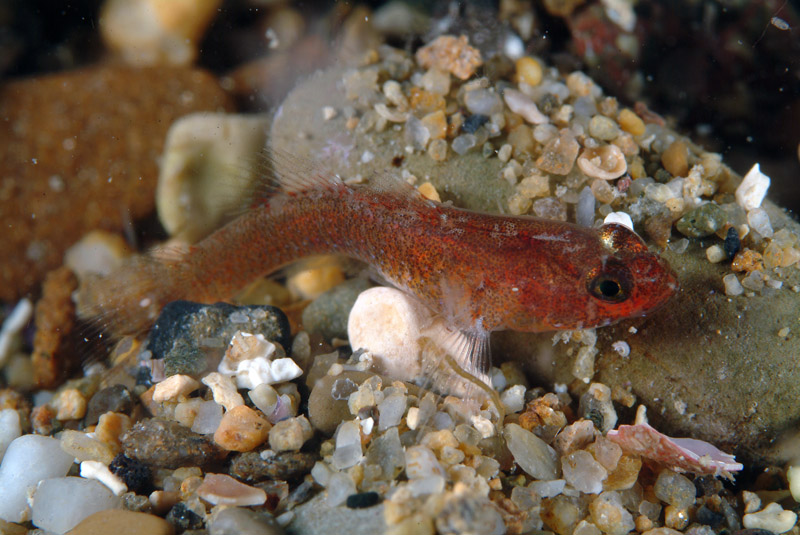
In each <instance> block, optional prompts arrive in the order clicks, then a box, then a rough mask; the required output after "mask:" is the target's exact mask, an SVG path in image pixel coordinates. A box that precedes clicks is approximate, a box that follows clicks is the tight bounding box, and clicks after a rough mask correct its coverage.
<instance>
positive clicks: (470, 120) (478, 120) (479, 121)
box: [461, 113, 489, 134]
mask: <svg viewBox="0 0 800 535" xmlns="http://www.w3.org/2000/svg"><path fill="white" fill-rule="evenodd" d="M488 120H489V118H488V117H487V116H485V115H481V114H479V113H476V114H475V115H470V116H469V117H467V118H466V119H465V120H464V124H463V125H461V130H463V131H464V133H466V134H474V133H475V131H476V130H477V129H478V128H480V127H481V126H483V125H484V124H486V122H487V121H488Z"/></svg>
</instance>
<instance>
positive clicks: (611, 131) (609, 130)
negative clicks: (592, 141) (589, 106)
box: [589, 115, 620, 141]
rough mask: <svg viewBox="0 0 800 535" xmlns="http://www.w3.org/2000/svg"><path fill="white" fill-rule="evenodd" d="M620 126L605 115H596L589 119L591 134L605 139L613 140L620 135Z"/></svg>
mask: <svg viewBox="0 0 800 535" xmlns="http://www.w3.org/2000/svg"><path fill="white" fill-rule="evenodd" d="M619 134H620V132H619V126H617V123H615V122H614V120H613V119H609V118H608V117H604V116H603V115H595V116H594V117H592V119H591V120H590V121H589V135H590V136H592V137H594V138H597V139H601V140H603V141H611V140H612V139H616V138H617V137H619Z"/></svg>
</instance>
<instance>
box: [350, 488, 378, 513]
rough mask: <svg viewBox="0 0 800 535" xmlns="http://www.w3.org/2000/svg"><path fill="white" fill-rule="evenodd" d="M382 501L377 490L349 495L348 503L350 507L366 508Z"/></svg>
mask: <svg viewBox="0 0 800 535" xmlns="http://www.w3.org/2000/svg"><path fill="white" fill-rule="evenodd" d="M380 502H381V495H380V494H378V493H377V492H360V493H358V494H351V495H350V496H348V497H347V502H346V505H347V507H349V508H350V509H365V508H367V507H372V506H373V505H378V504H379V503H380Z"/></svg>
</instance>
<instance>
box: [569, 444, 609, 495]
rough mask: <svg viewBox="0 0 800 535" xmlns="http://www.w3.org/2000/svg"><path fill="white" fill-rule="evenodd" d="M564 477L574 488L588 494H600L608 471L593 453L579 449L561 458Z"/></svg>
mask: <svg viewBox="0 0 800 535" xmlns="http://www.w3.org/2000/svg"><path fill="white" fill-rule="evenodd" d="M561 469H562V472H563V473H564V479H565V480H566V482H567V483H569V484H570V485H571V486H572V488H574V489H576V490H578V491H580V492H583V493H586V494H600V493H601V492H602V491H603V481H605V479H606V478H607V477H608V472H607V471H606V469H605V468H604V467H603V465H601V464H600V463H599V462H597V461H596V460H595V458H594V457H593V456H592V454H591V453H589V452H588V451H585V450H578V451H574V452H572V453H570V454H569V455H566V456H565V457H562V458H561Z"/></svg>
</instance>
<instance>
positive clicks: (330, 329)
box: [303, 277, 371, 340]
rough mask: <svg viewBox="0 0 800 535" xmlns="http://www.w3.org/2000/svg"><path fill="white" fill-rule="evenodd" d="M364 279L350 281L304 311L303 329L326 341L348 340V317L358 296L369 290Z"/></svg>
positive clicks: (324, 295)
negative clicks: (335, 339)
mask: <svg viewBox="0 0 800 535" xmlns="http://www.w3.org/2000/svg"><path fill="white" fill-rule="evenodd" d="M370 286H371V285H370V282H369V281H368V280H367V279H365V278H362V277H357V278H355V279H350V280H348V281H345V282H343V283H342V284H339V285H338V286H336V287H335V288H332V289H330V290H328V291H327V292H325V293H324V294H322V295H320V296H319V297H317V298H316V299H314V301H312V302H311V304H310V305H308V306H307V307H306V308H305V310H303V328H304V329H305V330H306V331H308V332H309V333H318V334H320V335H322V337H323V338H324V339H326V340H331V339H332V338H341V339H343V340H346V339H347V317H348V316H349V315H350V309H351V308H353V304H354V303H355V302H356V299H357V298H358V294H360V293H361V292H363V291H364V290H366V289H367V288H369V287H370Z"/></svg>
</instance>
